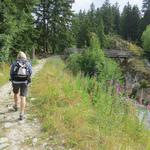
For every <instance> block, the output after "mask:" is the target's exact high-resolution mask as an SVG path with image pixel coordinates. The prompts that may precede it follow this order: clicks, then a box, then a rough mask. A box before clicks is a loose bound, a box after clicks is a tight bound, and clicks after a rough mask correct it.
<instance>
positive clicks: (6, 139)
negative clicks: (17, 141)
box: [0, 137, 8, 144]
mask: <svg viewBox="0 0 150 150" xmlns="http://www.w3.org/2000/svg"><path fill="white" fill-rule="evenodd" d="M6 142H8V138H6V137H2V138H0V144H3V143H6Z"/></svg>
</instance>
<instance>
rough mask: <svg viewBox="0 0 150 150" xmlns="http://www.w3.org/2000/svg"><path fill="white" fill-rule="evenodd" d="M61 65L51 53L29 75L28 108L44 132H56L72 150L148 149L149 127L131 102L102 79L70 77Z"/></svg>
mask: <svg viewBox="0 0 150 150" xmlns="http://www.w3.org/2000/svg"><path fill="white" fill-rule="evenodd" d="M65 67H66V66H65V64H64V63H63V62H62V61H61V59H60V58H58V57H53V58H51V59H50V60H49V61H48V62H47V64H46V65H45V66H44V68H43V69H42V70H41V72H40V73H38V74H37V76H36V77H35V78H34V80H33V84H32V89H31V93H32V97H35V98H36V101H34V107H33V110H32V111H33V113H34V114H36V115H37V116H38V117H39V118H40V121H41V123H42V129H43V132H44V133H45V134H46V135H47V136H48V135H50V134H51V135H60V137H61V139H62V140H60V141H59V144H62V145H63V146H64V147H65V148H66V149H69V148H72V149H73V150H101V149H102V150H103V149H104V150H105V149H106V150H118V149H121V150H129V149H132V150H145V149H147V150H148V149H150V144H149V143H150V137H149V135H148V134H149V132H148V131H145V129H144V128H143V125H142V124H140V123H139V121H138V118H137V117H136V110H135V108H133V107H132V105H131V104H130V102H128V101H126V100H124V99H123V98H122V97H118V96H116V95H115V93H113V92H112V88H109V89H108V88H106V87H107V86H106V84H102V83H99V82H97V80H96V79H94V78H89V77H81V76H80V75H77V76H76V77H75V76H73V75H72V74H71V73H68V72H67V71H66V70H65ZM104 83H105V82H104ZM93 101H96V103H95V104H94V105H93ZM62 141H63V142H62Z"/></svg>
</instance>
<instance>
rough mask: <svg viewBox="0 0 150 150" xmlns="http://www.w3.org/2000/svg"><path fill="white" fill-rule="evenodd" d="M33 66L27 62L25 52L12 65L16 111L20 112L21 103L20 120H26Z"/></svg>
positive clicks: (11, 76) (19, 54)
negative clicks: (27, 98)
mask: <svg viewBox="0 0 150 150" xmlns="http://www.w3.org/2000/svg"><path fill="white" fill-rule="evenodd" d="M31 75H32V66H31V64H30V62H29V61H28V60H27V56H26V54H25V53H24V52H22V51H20V52H19V53H18V56H17V59H16V61H15V62H14V63H13V64H12V65H11V69H10V80H11V82H12V87H13V93H14V106H13V108H14V110H15V111H18V105H19V101H20V115H19V120H23V119H24V114H25V107H26V97H27V93H28V84H29V83H30V82H31Z"/></svg>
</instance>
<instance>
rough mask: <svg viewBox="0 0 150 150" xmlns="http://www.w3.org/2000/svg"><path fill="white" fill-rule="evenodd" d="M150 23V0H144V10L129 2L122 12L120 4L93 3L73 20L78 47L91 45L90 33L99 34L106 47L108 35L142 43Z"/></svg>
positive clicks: (107, 0) (107, 1)
mask: <svg viewBox="0 0 150 150" xmlns="http://www.w3.org/2000/svg"><path fill="white" fill-rule="evenodd" d="M149 24H150V0H143V8H142V11H140V10H139V8H138V6H137V5H134V6H131V5H130V3H129V2H128V3H127V4H126V5H125V6H124V9H123V11H122V12H120V10H119V4H118V3H116V4H114V5H111V4H110V2H109V0H105V2H104V4H103V5H102V7H99V8H95V6H94V4H93V3H92V4H91V6H90V9H89V10H88V11H87V12H86V11H81V10H80V12H79V13H78V14H76V15H75V17H74V20H73V31H74V37H75V39H76V43H77V46H78V47H80V48H81V47H85V46H88V45H89V36H88V35H89V33H90V32H94V33H96V34H97V35H98V37H99V39H100V43H101V44H102V46H104V47H105V37H106V36H107V35H114V34H115V35H116V34H117V35H120V36H121V37H122V38H123V39H125V40H128V41H132V42H134V43H136V44H139V45H141V36H142V33H143V32H144V30H145V29H146V27H147V25H149Z"/></svg>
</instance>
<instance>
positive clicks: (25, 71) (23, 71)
mask: <svg viewBox="0 0 150 150" xmlns="http://www.w3.org/2000/svg"><path fill="white" fill-rule="evenodd" d="M28 78H29V68H28V64H27V62H26V61H16V64H15V65H14V68H13V80H14V81H26V80H28Z"/></svg>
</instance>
